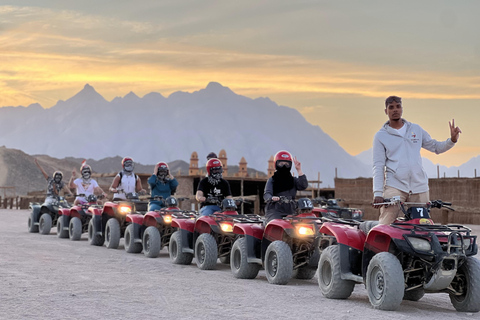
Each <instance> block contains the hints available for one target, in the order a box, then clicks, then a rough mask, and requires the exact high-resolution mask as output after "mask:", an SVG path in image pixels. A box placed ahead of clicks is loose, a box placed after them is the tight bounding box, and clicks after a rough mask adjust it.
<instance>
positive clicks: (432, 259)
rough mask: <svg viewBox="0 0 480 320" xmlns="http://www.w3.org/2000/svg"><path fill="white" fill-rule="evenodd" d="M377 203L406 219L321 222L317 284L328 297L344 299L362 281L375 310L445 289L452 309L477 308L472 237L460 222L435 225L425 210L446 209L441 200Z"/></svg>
mask: <svg viewBox="0 0 480 320" xmlns="http://www.w3.org/2000/svg"><path fill="white" fill-rule="evenodd" d="M379 205H396V206H399V207H400V209H401V210H402V212H403V213H404V215H405V218H399V219H397V220H396V221H395V222H394V223H392V224H391V225H380V224H378V222H376V221H364V222H355V221H346V220H342V219H337V220H336V221H335V220H332V221H331V222H325V223H324V224H323V226H322V227H321V229H320V232H321V233H322V240H321V242H320V247H321V248H322V249H323V251H322V254H321V258H320V261H319V264H318V284H319V286H320V289H321V291H322V294H323V295H324V296H325V297H327V298H331V299H346V298H348V297H349V296H350V295H351V293H352V291H353V288H354V286H355V284H356V283H364V284H365V287H366V289H367V292H368V298H369V300H370V303H371V304H372V306H373V307H374V308H375V309H381V310H395V309H397V308H398V307H399V306H400V304H401V302H402V299H403V300H412V301H418V300H419V299H421V298H422V297H423V295H424V294H425V293H438V292H445V293H448V294H449V296H450V301H451V302H452V304H453V306H454V308H455V309H456V310H457V311H462V312H478V311H479V310H480V261H479V260H477V259H475V258H474V257H473V256H474V255H476V254H477V244H476V238H477V237H476V236H474V235H472V234H471V230H470V229H469V228H467V227H464V226H461V225H435V224H434V223H433V221H432V219H431V218H430V208H442V207H443V208H447V209H451V210H453V209H452V208H450V207H449V205H451V204H450V203H446V202H442V201H440V200H436V201H431V202H429V203H428V204H419V203H402V202H400V199H399V198H392V199H385V203H381V204H379Z"/></svg>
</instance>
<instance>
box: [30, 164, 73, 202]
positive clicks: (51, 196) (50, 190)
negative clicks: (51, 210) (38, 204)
mask: <svg viewBox="0 0 480 320" xmlns="http://www.w3.org/2000/svg"><path fill="white" fill-rule="evenodd" d="M35 164H36V165H37V167H38V168H39V169H40V171H41V172H42V173H43V176H44V177H45V179H47V197H46V198H45V203H46V204H50V203H52V202H54V201H56V198H57V197H58V196H59V195H60V192H61V191H63V194H68V195H69V196H73V194H72V192H71V191H70V189H68V187H67V185H66V184H65V182H63V181H62V179H63V173H62V172H61V171H55V172H54V173H53V177H49V176H48V174H47V173H46V172H45V170H43V168H42V166H40V163H38V160H37V159H36V158H35Z"/></svg>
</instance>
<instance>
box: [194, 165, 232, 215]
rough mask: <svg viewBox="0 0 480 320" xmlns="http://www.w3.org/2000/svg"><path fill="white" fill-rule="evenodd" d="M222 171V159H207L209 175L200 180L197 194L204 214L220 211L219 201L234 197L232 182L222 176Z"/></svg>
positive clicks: (201, 212)
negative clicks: (231, 188) (231, 187)
mask: <svg viewBox="0 0 480 320" xmlns="http://www.w3.org/2000/svg"><path fill="white" fill-rule="evenodd" d="M222 172H223V166H222V162H221V161H220V160H218V159H215V158H213V159H210V160H208V161H207V177H206V178H203V179H202V180H200V183H199V184H198V188H197V193H196V195H195V198H196V199H197V201H198V202H200V203H201V208H200V214H201V215H202V216H209V215H211V214H212V213H214V212H216V211H220V210H221V208H220V207H219V206H218V202H221V201H222V200H223V199H225V198H232V191H231V190H230V184H229V183H228V181H227V180H225V179H223V178H222ZM212 198H215V199H212ZM217 201H218V202H217Z"/></svg>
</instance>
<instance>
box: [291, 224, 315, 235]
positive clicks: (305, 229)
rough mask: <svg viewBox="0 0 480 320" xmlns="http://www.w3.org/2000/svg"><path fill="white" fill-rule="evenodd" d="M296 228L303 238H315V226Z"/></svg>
mask: <svg viewBox="0 0 480 320" xmlns="http://www.w3.org/2000/svg"><path fill="white" fill-rule="evenodd" d="M295 228H296V229H297V232H298V234H299V235H301V236H313V235H314V234H315V231H314V230H313V226H307V225H302V226H295Z"/></svg>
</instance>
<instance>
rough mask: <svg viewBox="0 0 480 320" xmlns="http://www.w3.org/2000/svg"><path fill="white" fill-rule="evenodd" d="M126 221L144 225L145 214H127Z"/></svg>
mask: <svg viewBox="0 0 480 320" xmlns="http://www.w3.org/2000/svg"><path fill="white" fill-rule="evenodd" d="M125 222H128V223H133V224H136V225H142V224H143V216H142V215H141V214H127V216H126V217H125Z"/></svg>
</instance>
